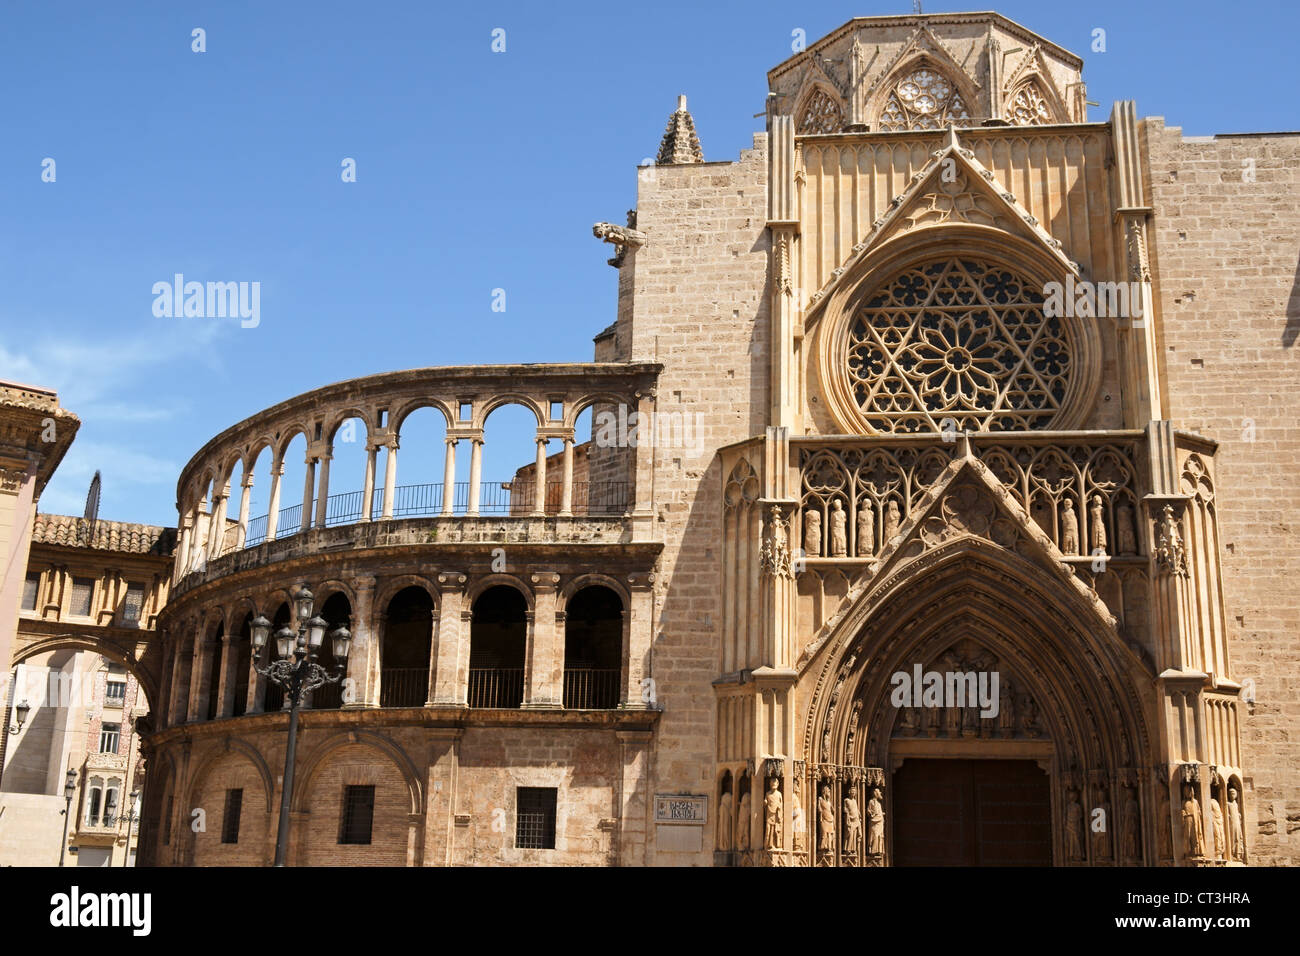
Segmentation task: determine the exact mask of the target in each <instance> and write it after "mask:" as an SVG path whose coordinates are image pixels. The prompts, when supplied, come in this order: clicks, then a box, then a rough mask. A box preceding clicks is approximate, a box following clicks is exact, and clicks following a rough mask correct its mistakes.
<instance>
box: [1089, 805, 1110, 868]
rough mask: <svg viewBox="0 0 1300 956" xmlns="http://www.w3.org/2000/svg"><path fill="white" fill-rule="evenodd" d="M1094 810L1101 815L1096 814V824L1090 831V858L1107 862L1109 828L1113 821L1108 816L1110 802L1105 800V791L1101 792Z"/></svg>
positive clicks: (1108, 856)
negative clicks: (1098, 811)
mask: <svg viewBox="0 0 1300 956" xmlns="http://www.w3.org/2000/svg"><path fill="white" fill-rule="evenodd" d="M1096 808H1097V809H1098V810H1100V811H1101V813H1099V814H1097V823H1096V824H1095V825H1094V827H1093V830H1092V858H1093V859H1094V860H1109V859H1110V828H1111V826H1112V825H1113V824H1114V819H1113V818H1112V817H1111V815H1110V800H1108V799H1107V798H1106V791H1105V790H1102V791H1101V793H1100V795H1099V797H1098V800H1097V807H1096Z"/></svg>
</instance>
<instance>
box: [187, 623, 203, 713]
mask: <svg viewBox="0 0 1300 956" xmlns="http://www.w3.org/2000/svg"><path fill="white" fill-rule="evenodd" d="M205 626H206V622H204V621H200V622H199V625H198V630H196V631H195V633H194V634H193V635H192V636H191V637H190V686H189V693H188V694H187V695H186V701H185V719H186V721H192V720H198V719H199V707H200V702H199V696H200V694H201V693H202V690H203V685H204V679H203V676H204V675H203V631H204V629H205Z"/></svg>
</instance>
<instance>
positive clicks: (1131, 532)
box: [1115, 504, 1138, 554]
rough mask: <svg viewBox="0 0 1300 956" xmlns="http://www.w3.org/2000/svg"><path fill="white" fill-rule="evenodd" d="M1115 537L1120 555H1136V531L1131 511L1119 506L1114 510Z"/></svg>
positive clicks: (1123, 505)
mask: <svg viewBox="0 0 1300 956" xmlns="http://www.w3.org/2000/svg"><path fill="white" fill-rule="evenodd" d="M1115 537H1116V539H1117V542H1118V544H1119V553H1120V554H1137V550H1138V548H1137V531H1136V530H1135V528H1134V525H1133V509H1132V508H1130V507H1129V506H1128V505H1126V504H1120V505H1119V506H1118V507H1116V509H1115Z"/></svg>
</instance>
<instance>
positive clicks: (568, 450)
mask: <svg viewBox="0 0 1300 956" xmlns="http://www.w3.org/2000/svg"><path fill="white" fill-rule="evenodd" d="M573 441H574V439H573V436H569V437H568V438H566V439H564V487H563V488H562V489H561V490H560V514H561V515H562V516H563V517H566V518H567V517H569V516H570V515H572V514H573ZM587 493H588V495H590V494H591V485H590V482H588V485H587Z"/></svg>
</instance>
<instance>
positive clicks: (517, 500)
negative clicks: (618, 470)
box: [223, 481, 631, 550]
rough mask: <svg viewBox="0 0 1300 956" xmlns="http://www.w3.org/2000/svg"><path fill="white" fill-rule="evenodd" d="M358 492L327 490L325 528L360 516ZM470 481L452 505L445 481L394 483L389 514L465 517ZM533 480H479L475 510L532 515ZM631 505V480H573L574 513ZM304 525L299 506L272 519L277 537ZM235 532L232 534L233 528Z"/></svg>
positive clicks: (379, 497) (374, 505) (549, 492)
mask: <svg viewBox="0 0 1300 956" xmlns="http://www.w3.org/2000/svg"><path fill="white" fill-rule="evenodd" d="M563 493H564V492H563V485H562V484H561V483H559V482H552V481H548V482H547V483H546V509H545V510H546V513H547V514H549V515H554V514H559V512H560V510H561V507H562V503H563ZM363 497H364V493H363V492H360V491H348V492H343V493H341V494H337V495H330V496H329V497H328V498H326V499H325V524H326V526H327V527H335V526H338V525H346V524H354V523H355V522H357V521H360V520H361V518H362V504H363V502H362V498H363ZM469 499H470V484H469V482H468V481H458V482H456V483H455V484H453V485H452V500H451V509H450V512H448V511H447V510H446V509H445V508H444V498H443V483H442V482H433V483H430V484H420V485H398V486H397V487H396V488H394V489H393V517H394V518H421V517H436V516H438V515H442V514H445V513H449V514H451V515H454V516H464V515H465V514H466V512H467V511H468V509H469ZM536 500H537V483H536V482H531V481H504V482H483V484H482V486H481V488H480V497H479V514H483V515H510V516H514V517H519V516H524V515H531V514H532V513H533V512H534V511H535V510H536V506H535V503H536ZM383 503H384V491H383V489H382V488H376V489H375V491H374V494H373V495H372V496H371V500H370V520H372V521H374V520H378V519H379V518H380V517H381V516H382V514H383ZM630 507H631V496H630V483H629V482H626V481H575V482H573V502H572V512H573V514H575V515H585V516H593V517H601V516H614V515H622V514H626V513H627V511H628V509H629V508H630ZM268 518H269V516H268V515H261V516H260V517H257V518H252V519H250V520H249V522H248V532H247V534H246V535H245V536H244V547H246V548H251V547H254V546H256V545H259V544H262V543H263V542H264V541H266V532H267V523H268ZM301 530H302V505H301V504H297V505H293V506H292V507H289V508H283V509H281V511H280V512H279V514H278V516H277V518H276V530H275V536H276V538H277V539H280V538H287V537H290V536H291V535H295V534H297V533H298V532H299V531H301ZM232 532H233V533H232ZM223 540H224V544H225V549H226V550H229V549H230V548H233V547H234V546H235V543H236V542H237V541H238V528H237V527H236V528H234V529H230V530H227V532H226V536H225V538H224V539H223Z"/></svg>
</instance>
